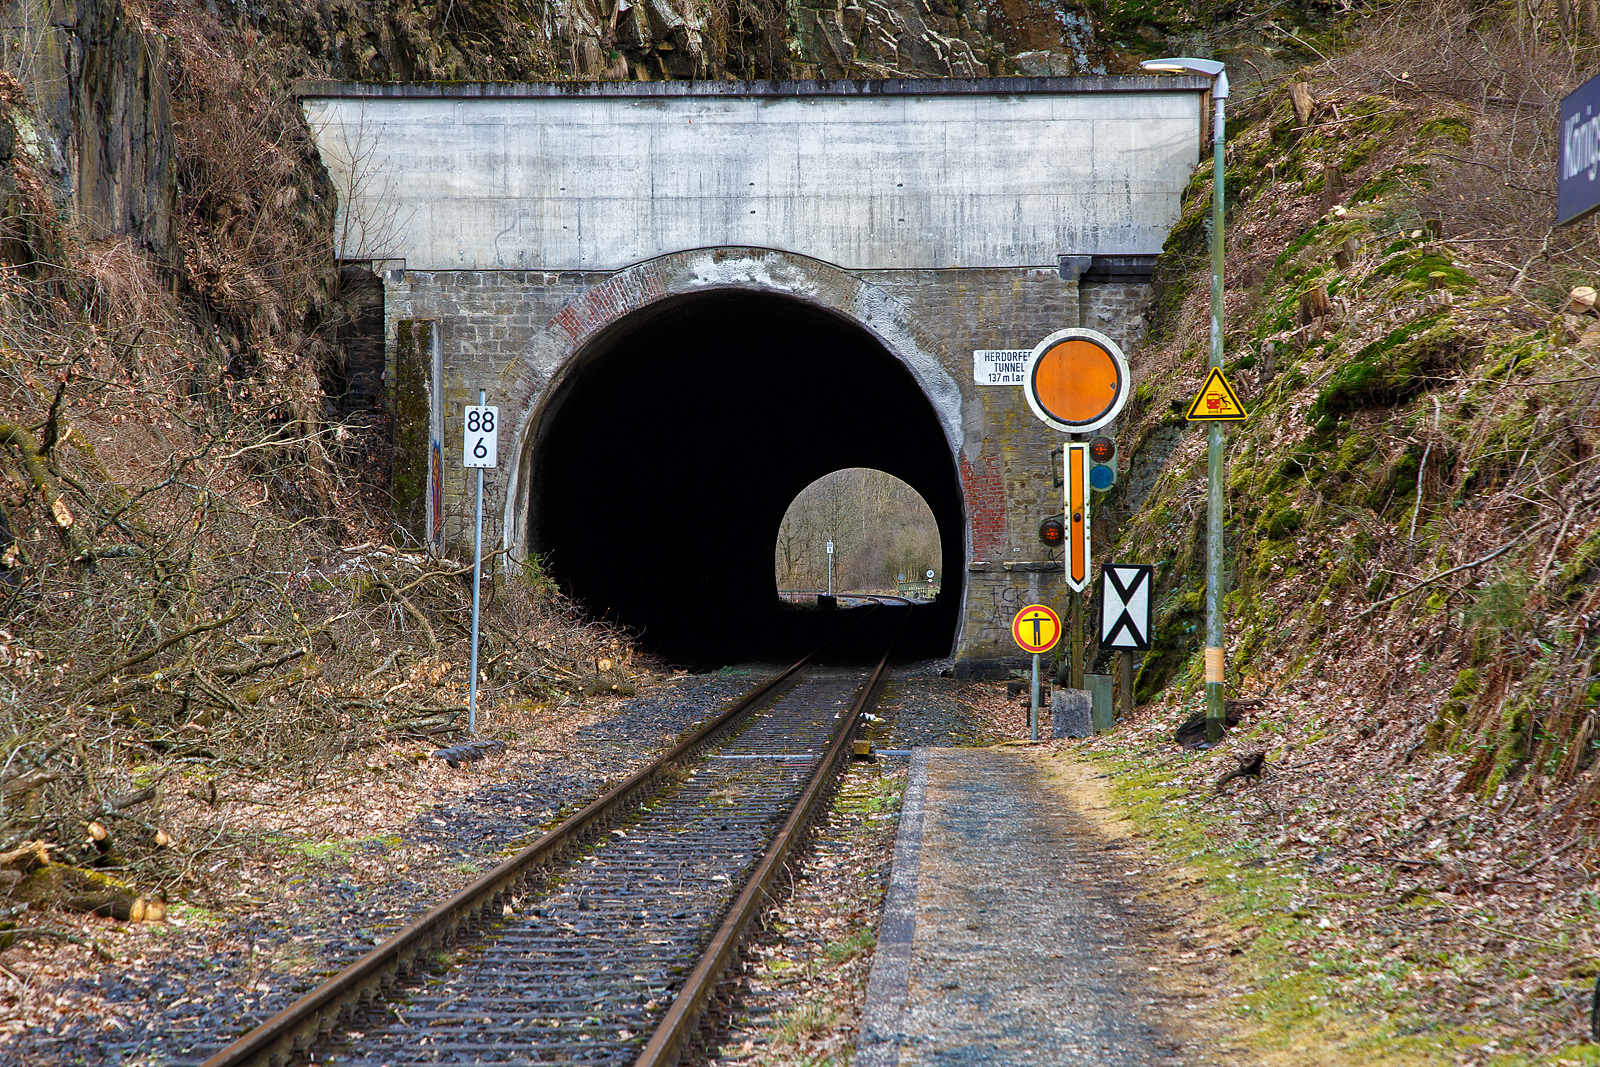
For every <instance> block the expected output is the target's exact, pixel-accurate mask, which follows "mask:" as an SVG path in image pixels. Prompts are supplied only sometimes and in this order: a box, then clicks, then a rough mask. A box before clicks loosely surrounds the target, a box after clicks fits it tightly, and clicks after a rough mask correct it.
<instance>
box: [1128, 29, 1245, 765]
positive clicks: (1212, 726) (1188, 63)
mask: <svg viewBox="0 0 1600 1067" xmlns="http://www.w3.org/2000/svg"><path fill="white" fill-rule="evenodd" d="M1139 66H1140V67H1142V68H1143V69H1145V70H1149V71H1161V72H1166V73H1173V74H1199V75H1202V76H1204V77H1207V78H1210V79H1211V80H1212V81H1211V99H1212V100H1214V101H1216V105H1217V113H1216V119H1215V120H1214V121H1213V122H1212V124H1211V158H1212V164H1211V365H1212V366H1213V367H1215V368H1217V369H1218V370H1221V369H1222V249H1223V241H1222V214H1223V212H1222V196H1223V189H1222V178H1223V164H1222V139H1223V102H1224V101H1226V100H1227V99H1228V74H1227V71H1226V70H1225V69H1224V68H1223V65H1222V64H1221V63H1219V62H1217V61H1216V60H1214V59H1190V58H1188V57H1186V56H1178V57H1174V58H1172V59H1150V60H1146V61H1145V62H1143V63H1141V64H1139ZM1222 461H1223V443H1222V423H1220V422H1212V423H1208V424H1207V426H1206V467H1207V472H1208V475H1209V482H1210V484H1209V486H1208V490H1209V491H1208V493H1207V507H1206V740H1207V741H1211V742H1216V741H1220V740H1222V730H1223V725H1224V722H1225V715H1226V712H1225V711H1224V705H1223V662H1224V653H1223V649H1224V647H1225V646H1224V645H1223V641H1222Z"/></svg>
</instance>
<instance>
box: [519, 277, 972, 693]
mask: <svg viewBox="0 0 1600 1067" xmlns="http://www.w3.org/2000/svg"><path fill="white" fill-rule="evenodd" d="M577 359H578V361H579V362H578V363H577V365H575V366H574V367H573V369H572V372H571V373H570V374H568V375H567V376H566V378H565V380H564V381H563V382H562V384H561V386H560V387H559V391H558V392H557V394H556V395H554V396H553V397H552V398H551V400H550V402H549V405H548V407H547V408H546V411H545V413H544V416H543V418H542V420H541V422H540V425H539V426H538V427H537V429H536V430H535V439H534V447H533V453H532V467H531V471H530V474H531V478H530V483H529V493H530V499H529V508H528V522H529V529H528V535H529V536H528V544H529V548H530V551H532V552H533V553H535V554H537V555H539V556H540V557H542V558H543V559H544V560H545V562H546V565H547V567H548V569H549V572H550V574H551V576H552V577H553V578H555V579H556V581H557V582H559V583H560V585H561V587H562V588H563V589H564V590H565V591H566V592H567V593H568V594H569V595H571V596H572V597H574V598H575V599H577V600H578V601H580V602H581V603H582V604H583V605H584V606H585V607H587V608H588V609H589V610H590V611H591V612H592V613H593V614H595V615H597V616H604V617H606V618H609V619H613V620H616V621H618V622H621V623H623V624H625V625H627V626H630V627H632V628H634V629H636V630H638V631H639V632H640V633H641V634H642V639H643V643H644V645H645V646H646V647H647V648H649V649H651V650H652V651H655V652H657V653H659V654H661V655H663V656H665V657H666V658H667V659H669V660H670V661H672V662H675V663H687V664H693V665H697V666H712V665H719V664H723V663H729V662H735V661H738V660H747V659H755V658H767V657H771V658H778V657H783V656H789V655H791V654H799V653H800V652H803V651H807V650H809V649H810V648H812V647H814V646H815V645H816V644H817V643H819V642H820V641H821V640H822V639H823V638H824V637H826V636H828V635H830V634H832V633H835V632H837V631H838V630H840V629H841V627H842V626H843V625H846V624H848V623H850V622H854V619H852V618H850V617H852V616H858V615H859V614H860V613H861V612H862V611H863V610H865V609H856V610H849V611H845V610H841V611H836V612H829V611H823V610H818V609H814V608H810V609H797V608H795V607H793V606H786V605H785V604H784V603H783V602H782V601H781V600H780V599H779V597H778V593H777V586H776V582H775V581H774V576H773V545H774V543H775V539H776V537H777V532H778V526H779V523H780V522H781V521H782V519H783V515H784V512H785V510H786V509H787V508H788V506H789V503H790V502H791V501H792V500H793V499H794V498H795V496H796V494H798V493H799V492H800V491H801V490H802V489H804V488H805V487H806V486H807V485H809V484H810V483H811V482H813V481H814V480H816V479H817V478H819V477H821V476H822V475H824V474H827V473H828V472H830V471H835V470H838V469H840V468H844V467H873V468H876V469H877V470H880V471H885V472H887V473H889V474H892V475H894V476H895V477H897V478H900V479H902V480H903V481H905V482H906V483H908V484H909V485H910V486H911V487H912V488H914V489H915V490H916V491H917V492H918V493H920V494H921V495H922V498H923V499H924V500H925V501H926V502H927V504H928V506H929V508H931V509H932V511H933V514H934V516H935V519H936V521H937V524H938V530H939V542H940V551H941V553H942V556H943V559H944V560H945V563H946V565H945V568H944V571H945V581H944V583H943V587H942V589H941V591H940V595H939V598H938V600H937V601H936V602H934V603H933V604H930V605H927V606H919V607H915V608H898V609H888V608H881V609H877V610H876V611H875V612H874V613H873V617H872V618H871V619H868V620H866V621H865V622H864V623H863V624H862V625H858V626H854V627H852V628H851V631H850V635H849V636H847V637H844V638H841V639H840V640H839V641H838V642H837V643H836V644H835V645H834V646H833V647H832V649H831V651H832V652H833V653H834V658H851V657H853V656H866V655H869V654H875V653H872V652H871V646H873V645H877V644H880V643H881V638H880V637H878V636H877V634H878V633H880V632H881V631H882V630H883V629H885V628H886V627H889V626H893V627H898V626H900V625H901V620H902V619H903V620H904V630H903V631H902V634H901V638H900V641H899V643H898V645H897V653H896V658H897V659H901V660H908V659H923V658H930V657H938V656H946V655H949V654H950V652H951V650H952V648H953V646H954V643H955V636H956V627H957V624H958V622H959V620H960V606H961V599H962V592H963V589H962V585H961V581H962V578H963V577H964V574H963V571H964V568H963V567H962V566H960V561H962V560H964V559H965V558H966V556H965V550H964V544H963V531H964V517H963V512H962V502H961V489H960V483H959V479H958V477H957V474H956V470H955V465H954V462H953V461H952V457H951V454H950V447H949V445H948V443H947V442H946V439H945V436H944V433H943V432H942V430H941V428H940V425H939V420H938V417H937V415H936V414H935V412H934V409H933V407H932V405H931V404H930V403H929V402H928V400H927V398H926V397H925V396H924V395H923V393H922V390H921V389H920V388H919V387H918V386H917V383H916V381H915V379H914V378H913V377H912V376H911V374H910V372H909V371H908V370H907V369H906V368H905V367H904V366H903V365H902V364H901V363H900V362H899V361H898V360H897V359H895V358H894V357H893V356H892V355H890V354H889V353H888V352H887V351H886V350H885V349H884V348H883V346H882V345H881V344H879V343H878V342H877V341H876V340H875V339H874V338H873V337H872V336H871V335H870V334H868V333H867V332H866V331H864V330H862V329H861V328H860V327H858V326H855V325H854V324H852V323H848V322H846V321H844V320H842V319H840V318H838V317H836V316H834V315H831V314H829V313H827V312H824V311H821V310H818V309H815V308H811V307H808V306H806V305H803V304H800V303H798V302H796V301H793V300H789V299H786V298H783V297H779V296H772V295H767V294H760V293H750V292H743V291H738V290H722V291H715V292H711V293H707V294H703V295H697V296H694V297H690V298H685V299H683V300H680V301H677V302H674V303H664V304H662V305H656V306H653V307H651V308H649V309H646V310H645V311H641V312H639V313H637V314H636V315H634V316H632V317H630V318H628V319H626V320H624V321H622V322H621V323H619V324H618V325H617V326H616V327H614V328H613V329H611V330H610V331H608V332H607V333H606V334H604V335H602V336H601V337H599V338H598V339H596V341H595V342H593V343H592V344H590V345H589V346H588V347H587V348H586V349H585V350H584V351H583V352H582V353H580V355H579V356H578V357H577ZM879 651H880V652H881V647H880V649H879Z"/></svg>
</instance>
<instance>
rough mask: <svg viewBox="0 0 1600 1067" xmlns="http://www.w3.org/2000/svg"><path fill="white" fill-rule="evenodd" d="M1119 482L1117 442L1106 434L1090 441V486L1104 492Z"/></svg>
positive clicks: (1098, 491) (1096, 490)
mask: <svg viewBox="0 0 1600 1067" xmlns="http://www.w3.org/2000/svg"><path fill="white" fill-rule="evenodd" d="M1116 484H1117V443H1116V442H1115V441H1113V440H1112V439H1111V438H1109V437H1107V436H1106V435H1105V434H1101V435H1100V436H1099V437H1096V438H1095V439H1094V440H1092V441H1090V442H1089V488H1091V489H1093V490H1094V491H1095V492H1097V493H1103V492H1105V491H1106V490H1107V489H1110V488H1111V487H1112V486H1113V485H1116Z"/></svg>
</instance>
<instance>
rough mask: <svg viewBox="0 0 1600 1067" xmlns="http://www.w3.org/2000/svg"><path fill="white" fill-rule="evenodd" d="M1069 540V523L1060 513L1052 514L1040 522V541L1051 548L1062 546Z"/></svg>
mask: <svg viewBox="0 0 1600 1067" xmlns="http://www.w3.org/2000/svg"><path fill="white" fill-rule="evenodd" d="M1066 541H1067V524H1066V523H1065V522H1063V521H1062V517H1061V516H1060V515H1052V516H1050V518H1048V519H1046V520H1044V521H1043V522H1041V523H1040V524H1039V543H1040V544H1042V545H1047V546H1049V547H1050V548H1060V547H1061V546H1062V545H1064V544H1066Z"/></svg>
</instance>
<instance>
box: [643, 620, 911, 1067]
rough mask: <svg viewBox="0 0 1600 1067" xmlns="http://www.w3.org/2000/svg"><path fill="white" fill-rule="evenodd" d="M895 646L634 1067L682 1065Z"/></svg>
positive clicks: (843, 758)
mask: <svg viewBox="0 0 1600 1067" xmlns="http://www.w3.org/2000/svg"><path fill="white" fill-rule="evenodd" d="M892 648H893V646H892V644H891V647H890V649H886V650H885V651H884V653H883V658H882V659H881V660H879V661H878V666H877V667H876V669H874V670H873V672H872V677H871V678H869V679H868V680H867V684H866V685H864V686H862V687H861V692H860V694H859V695H857V697H856V700H855V703H854V704H853V705H852V706H851V708H850V711H849V713H848V714H846V715H844V716H842V720H843V721H842V722H841V723H840V726H839V729H838V731H837V732H836V733H835V734H834V737H833V744H832V745H831V747H830V748H829V749H828V753H827V755H825V756H824V757H823V758H822V760H821V761H820V762H819V763H818V765H817V769H816V773H814V774H813V775H812V776H811V780H810V781H809V782H808V783H807V784H806V790H805V792H804V793H803V794H802V795H801V797H800V801H799V803H798V804H796V805H795V808H794V811H793V812H792V813H791V814H790V815H789V819H788V821H787V822H785V823H784V825H783V829H782V830H779V831H778V834H777V836H776V837H774V838H773V839H772V843H771V844H770V845H769V846H768V847H767V850H766V852H765V853H764V854H763V855H762V857H761V863H760V864H759V865H758V866H757V867H756V869H755V871H754V872H753V873H752V874H751V876H750V879H749V881H748V882H746V883H745V887H744V890H743V891H742V892H741V893H740V894H739V896H738V899H737V900H735V901H734V903H733V906H732V907H731V908H730V909H729V910H728V914H727V917H726V918H724V919H723V921H722V925H721V926H720V927H719V928H718V930H717V932H716V934H715V935H714V936H713V937H712V938H711V944H710V945H709V946H707V948H706V950H705V954H704V955H703V956H701V958H700V962H699V963H698V964H697V965H696V966H695V969H694V970H693V971H692V972H690V974H689V977H688V978H687V979H686V980H685V982H684V985H683V988H682V989H681V990H679V991H678V996H677V998H676V999H675V1000H674V1001H673V1004H672V1007H671V1008H669V1009H668V1010H667V1014H666V1017H665V1018H663V1019H662V1020H661V1024H660V1025H659V1026H657V1027H656V1030H655V1033H654V1034H653V1035H652V1036H651V1038H650V1041H649V1043H647V1044H646V1045H645V1048H644V1051H643V1052H642V1053H640V1055H639V1058H638V1060H636V1061H635V1063H634V1067H673V1065H674V1064H676V1063H678V1061H679V1058H680V1056H681V1054H682V1053H683V1052H684V1051H685V1044H686V1042H687V1041H688V1039H689V1038H690V1037H691V1036H692V1035H693V1033H694V1031H695V1028H696V1027H697V1025H698V1024H699V1021H700V1017H701V1015H702V1013H703V1012H704V1010H705V1005H706V1002H707V1001H708V1000H709V999H710V998H711V995H712V993H714V992H715V991H716V988H717V983H718V982H720V981H721V980H722V976H723V975H724V974H725V973H726V972H727V969H728V966H729V965H730V964H732V963H733V961H734V959H735V958H736V957H737V956H738V954H739V944H740V940H741V939H742V938H743V936H744V932H745V930H746V928H747V927H748V926H749V925H750V922H751V920H753V919H755V918H756V916H757V915H759V914H760V913H761V910H762V909H763V908H764V907H765V906H766V904H767V901H768V899H769V897H770V895H771V890H772V884H773V882H774V881H775V880H776V879H777V878H778V876H779V875H780V874H781V873H782V872H783V869H784V864H785V862H786V861H787V860H788V858H789V855H790V853H791V852H793V851H794V848H795V846H796V845H797V844H799V843H800V841H801V839H802V837H803V836H804V834H805V831H806V829H807V827H808V826H809V825H810V823H811V820H812V819H813V818H815V816H816V815H817V813H818V811H819V809H820V808H821V807H822V806H823V801H824V799H825V798H826V797H827V795H828V787H829V786H830V785H831V784H832V783H833V781H834V779H835V778H836V777H837V776H838V772H839V768H840V765H841V764H843V763H845V762H847V761H848V760H849V759H850V753H851V743H850V742H851V734H853V733H854V732H855V726H856V723H857V722H858V721H859V720H860V718H861V713H862V712H863V711H865V710H866V709H867V707H868V706H869V704H870V703H871V702H872V700H873V698H874V696H875V694H876V693H877V691H878V688H879V685H880V684H881V683H882V681H883V672H884V670H885V668H886V667H887V666H888V663H889V652H890V651H891V650H892Z"/></svg>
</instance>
